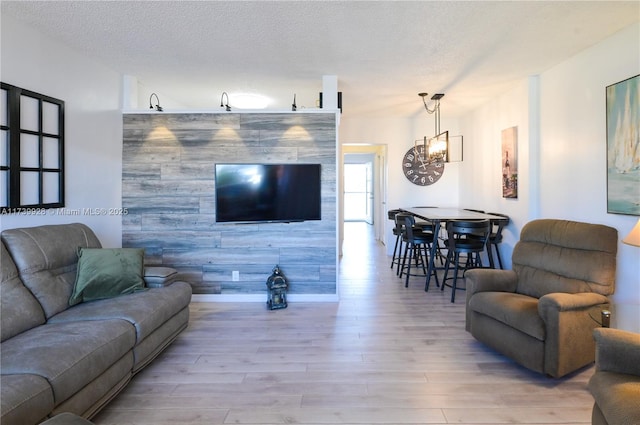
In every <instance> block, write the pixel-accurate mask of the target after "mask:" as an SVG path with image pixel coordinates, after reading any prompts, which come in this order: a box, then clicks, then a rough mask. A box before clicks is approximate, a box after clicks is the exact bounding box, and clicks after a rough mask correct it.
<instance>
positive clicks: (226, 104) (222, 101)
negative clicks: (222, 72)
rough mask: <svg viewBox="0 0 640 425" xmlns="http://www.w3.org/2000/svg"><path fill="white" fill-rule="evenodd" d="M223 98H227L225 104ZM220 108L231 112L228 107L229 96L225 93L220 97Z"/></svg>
mask: <svg viewBox="0 0 640 425" xmlns="http://www.w3.org/2000/svg"><path fill="white" fill-rule="evenodd" d="M225 96H227V103H224V97H225ZM220 107H221V108H225V110H226V111H227V112H231V106H229V95H228V94H227V92H226V91H223V92H222V96H221V97H220Z"/></svg>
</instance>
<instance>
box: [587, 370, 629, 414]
mask: <svg viewBox="0 0 640 425" xmlns="http://www.w3.org/2000/svg"><path fill="white" fill-rule="evenodd" d="M589 390H590V391H591V394H593V398H594V399H595V402H596V404H597V405H598V407H599V408H600V410H601V411H602V414H603V415H604V417H605V418H606V420H607V422H608V423H610V424H618V425H637V424H640V404H639V403H638V401H639V400H640V376H634V375H627V374H622V373H616V372H605V371H598V372H596V373H595V374H594V375H593V376H592V377H591V379H590V380H589Z"/></svg>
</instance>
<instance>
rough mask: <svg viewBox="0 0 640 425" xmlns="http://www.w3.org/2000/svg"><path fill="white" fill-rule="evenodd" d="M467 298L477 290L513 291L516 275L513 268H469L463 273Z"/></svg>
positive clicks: (515, 285)
mask: <svg viewBox="0 0 640 425" xmlns="http://www.w3.org/2000/svg"><path fill="white" fill-rule="evenodd" d="M464 276H465V278H466V282H467V298H469V297H471V296H472V295H473V294H475V293H477V292H515V291H516V287H517V285H518V275H516V272H514V271H513V270H495V269H471V270H467V271H466V272H465V274H464Z"/></svg>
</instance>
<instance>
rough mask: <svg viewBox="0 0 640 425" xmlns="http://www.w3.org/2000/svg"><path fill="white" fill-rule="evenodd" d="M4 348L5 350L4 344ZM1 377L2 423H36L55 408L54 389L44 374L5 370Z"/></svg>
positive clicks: (0, 410)
mask: <svg viewBox="0 0 640 425" xmlns="http://www.w3.org/2000/svg"><path fill="white" fill-rule="evenodd" d="M2 349H3V350H4V344H3V345H2ZM3 354H4V353H3ZM3 357H4V356H3ZM3 362H4V359H3ZM0 379H2V385H0V392H1V393H2V396H0V399H1V400H2V405H1V407H0V412H2V418H1V419H0V423H3V424H30V423H33V424H34V423H38V422H39V421H41V420H42V419H44V418H46V417H47V415H48V414H49V412H51V410H53V407H54V402H53V390H52V389H51V386H50V385H49V383H48V382H47V380H46V379H44V378H43V377H42V376H38V375H31V374H27V373H26V374H18V375H5V374H4V372H3V374H2V377H0Z"/></svg>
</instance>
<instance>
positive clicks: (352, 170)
mask: <svg viewBox="0 0 640 425" xmlns="http://www.w3.org/2000/svg"><path fill="white" fill-rule="evenodd" d="M344 221H365V222H367V223H368V224H373V163H372V161H367V162H364V163H358V164H349V163H345V164H344Z"/></svg>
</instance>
